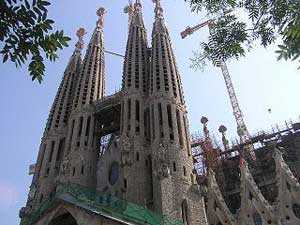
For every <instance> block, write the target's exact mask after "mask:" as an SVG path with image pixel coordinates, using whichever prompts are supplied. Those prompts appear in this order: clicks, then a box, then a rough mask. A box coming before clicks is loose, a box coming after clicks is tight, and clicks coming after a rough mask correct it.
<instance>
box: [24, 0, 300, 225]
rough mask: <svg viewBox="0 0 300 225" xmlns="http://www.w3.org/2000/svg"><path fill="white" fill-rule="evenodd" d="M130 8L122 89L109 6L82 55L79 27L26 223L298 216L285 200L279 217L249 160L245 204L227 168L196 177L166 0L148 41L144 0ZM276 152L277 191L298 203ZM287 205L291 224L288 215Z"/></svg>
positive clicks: (192, 224)
mask: <svg viewBox="0 0 300 225" xmlns="http://www.w3.org/2000/svg"><path fill="white" fill-rule="evenodd" d="M127 12H128V14H129V28H128V40H127V46H126V52H125V57H124V65H123V76H122V89H121V90H120V91H119V92H117V93H115V94H113V95H111V96H106V95H105V57H104V53H105V45H104V36H105V35H104V32H103V26H104V15H105V9H104V8H100V9H99V10H98V11H97V15H98V16H99V19H98V21H97V23H96V28H95V30H94V32H93V34H92V37H91V40H90V42H89V44H88V46H87V50H86V53H85V56H84V57H83V58H82V55H81V51H82V49H83V35H84V33H85V31H84V29H82V28H81V29H79V30H78V32H77V36H78V37H79V40H78V42H77V44H76V48H75V50H74V53H73V55H72V56H71V58H70V60H69V63H68V65H67V67H66V70H65V72H64V75H63V79H62V82H61V84H60V86H59V88H58V92H57V94H56V97H55V100H54V103H53V105H52V108H51V111H50V114H49V118H48V121H47V125H46V129H45V132H44V135H43V137H42V141H41V145H40V149H39V153H38V157H37V161H36V164H35V167H34V171H33V179H32V183H31V186H30V191H29V194H28V200H27V203H26V206H25V207H23V208H22V209H21V210H20V217H21V224H23V225H31V224H36V225H84V224H90V225H96V224H97V225H100V224H103V225H115V224H152V225H156V224H157V225H160V224H161V225H163V224H164V225H181V224H185V225H222V224H223V225H226V224H231V225H260V224H258V223H256V222H255V221H254V220H253V219H251V218H252V217H250V216H247V215H248V214H249V213H250V212H251V213H252V211H253V209H256V210H255V213H260V214H261V215H263V216H262V220H261V222H262V223H261V224H274V225H275V224H276V225H284V224H291V225H292V224H293V225H296V224H300V222H299V221H300V220H299V218H298V217H297V215H296V214H293V216H291V214H292V213H293V209H292V207H290V208H288V209H287V208H284V206H283V205H281V207H282V208H280V210H281V211H280V213H279V214H278V215H282V216H278V215H277V214H276V213H274V209H273V208H272V207H271V206H269V205H266V204H265V203H266V202H265V201H266V200H265V199H264V198H263V196H262V194H261V193H260V191H259V188H258V187H257V186H256V185H255V184H254V181H253V178H251V173H250V171H249V169H248V164H247V162H246V161H245V163H242V164H241V165H240V167H239V166H238V165H237V167H239V168H240V171H241V173H240V176H239V178H238V179H240V180H241V181H242V182H241V184H240V185H241V190H242V191H241V190H240V191H239V192H238V193H239V194H240V195H241V196H242V197H241V198H246V197H245V196H251V199H250V200H251V202H249V201H250V200H249V198H246V199H243V200H242V202H243V204H242V207H240V208H241V210H240V211H234V210H231V208H230V206H228V205H227V204H228V200H227V199H224V196H225V195H226V194H227V192H226V190H225V189H224V190H223V189H222V188H221V187H222V182H223V183H224V182H225V181H224V179H223V180H222V179H221V178H220V177H221V176H223V177H224V175H222V174H221V173H219V172H218V171H217V170H216V169H215V170H213V169H208V171H207V178H206V179H207V181H206V183H205V182H204V183H201V182H199V177H197V173H196V170H195V167H194V163H195V157H194V155H193V152H192V146H193V144H192V143H191V138H190V133H189V122H188V119H187V109H186V105H185V100H184V94H183V87H182V83H181V75H180V73H179V71H178V68H177V65H176V59H175V55H174V52H173V49H172V45H171V40H170V36H169V31H168V28H167V27H166V24H165V19H164V15H163V8H162V6H161V3H160V0H156V2H155V9H154V12H155V16H154V23H153V28H152V36H151V44H149V43H148V40H147V32H146V28H145V25H144V22H143V14H142V3H141V2H140V1H139V0H136V1H135V3H134V4H132V5H129V6H128V8H127ZM275 147H276V146H275ZM275 147H274V148H275ZM278 151H279V150H278ZM278 151H275V152H276V154H274V159H276V162H277V163H276V165H277V173H278V174H281V175H282V176H281V178H280V179H281V181H282V183H280V184H281V186H282V187H281V188H279V190H281V191H283V190H284V187H286V186H284V185H288V187H289V188H290V190H291V191H290V192H289V195H288V196H289V200H286V201H289V203H286V202H285V203H283V204H285V205H287V204H290V205H291V206H294V205H295V204H299V199H300V197H299V182H298V180H297V178H296V177H295V176H294V175H293V173H292V172H291V171H290V170H289V169H288V168H289V167H288V166H287V165H286V164H285V163H284V160H283V159H282V156H281V154H280V153H279V152H278ZM298 152H299V151H298ZM275 156H276V157H275ZM298 156H299V155H298ZM298 156H297V157H298ZM296 171H298V169H297V170H296ZM204 187H207V188H204ZM280 193H281V192H280ZM285 195H287V193H286V192H282V193H281V196H285ZM281 198H282V197H281ZM252 199H255V201H254V200H253V201H252ZM239 201H240V200H239ZM298 206H299V205H298ZM262 211H263V213H262ZM287 212H288V213H289V215H290V216H289V221H292V222H291V223H284V222H283V221H285V220H286V219H285V220H284V218H283V217H286V216H285V213H287ZM251 215H252V214H251Z"/></svg>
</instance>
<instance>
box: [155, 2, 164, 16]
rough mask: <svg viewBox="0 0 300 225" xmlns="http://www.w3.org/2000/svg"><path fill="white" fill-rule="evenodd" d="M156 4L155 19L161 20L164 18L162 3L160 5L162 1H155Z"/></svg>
mask: <svg viewBox="0 0 300 225" xmlns="http://www.w3.org/2000/svg"><path fill="white" fill-rule="evenodd" d="M153 2H154V4H155V9H154V12H155V18H160V19H162V18H163V12H164V10H163V8H162V6H161V3H160V0H153Z"/></svg>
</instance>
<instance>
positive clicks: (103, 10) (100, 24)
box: [97, 7, 106, 29]
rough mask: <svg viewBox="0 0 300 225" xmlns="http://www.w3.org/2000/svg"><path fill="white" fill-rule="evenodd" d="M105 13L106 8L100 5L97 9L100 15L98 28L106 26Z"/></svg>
mask: <svg viewBox="0 0 300 225" xmlns="http://www.w3.org/2000/svg"><path fill="white" fill-rule="evenodd" d="M105 13H106V10H105V8H103V7H100V8H99V9H98V10H97V16H99V19H98V21H97V28H99V29H103V26H104V15H105Z"/></svg>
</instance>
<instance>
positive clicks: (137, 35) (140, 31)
mask: <svg viewBox="0 0 300 225" xmlns="http://www.w3.org/2000/svg"><path fill="white" fill-rule="evenodd" d="M147 49H148V44H147V33H146V29H145V26H144V21H143V15H142V4H141V2H140V1H139V0H137V1H136V2H135V3H134V11H133V13H132V20H131V23H130V26H129V33H128V40H127V47H126V53H125V62H124V72H123V83H122V86H123V88H124V87H125V86H126V89H143V91H146V85H147V78H146V75H147V68H146V67H147V58H148V57H147Z"/></svg>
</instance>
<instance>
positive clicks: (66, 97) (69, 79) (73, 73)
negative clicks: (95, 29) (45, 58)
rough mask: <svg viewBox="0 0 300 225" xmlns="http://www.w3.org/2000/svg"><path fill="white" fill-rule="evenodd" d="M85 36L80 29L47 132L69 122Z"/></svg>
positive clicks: (53, 107)
mask: <svg viewBox="0 0 300 225" xmlns="http://www.w3.org/2000/svg"><path fill="white" fill-rule="evenodd" d="M84 35H85V30H84V28H79V29H78V30H77V32H76V36H77V37H78V41H77V43H76V44H75V50H74V52H73V54H72V56H71V58H70V60H69V63H68V65H67V67H66V70H65V72H64V76H63V79H62V81H61V83H60V86H59V89H58V92H57V94H56V97H55V100H54V103H53V105H52V108H51V111H50V114H49V118H48V122H47V126H46V132H47V131H49V130H50V129H54V128H56V129H57V128H59V127H64V126H65V125H66V123H67V121H68V118H69V115H70V110H71V108H70V106H71V102H72V100H73V96H74V87H75V85H76V84H75V83H76V80H77V77H78V75H79V70H80V67H81V51H82V49H83V46H84V42H83V36H84Z"/></svg>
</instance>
